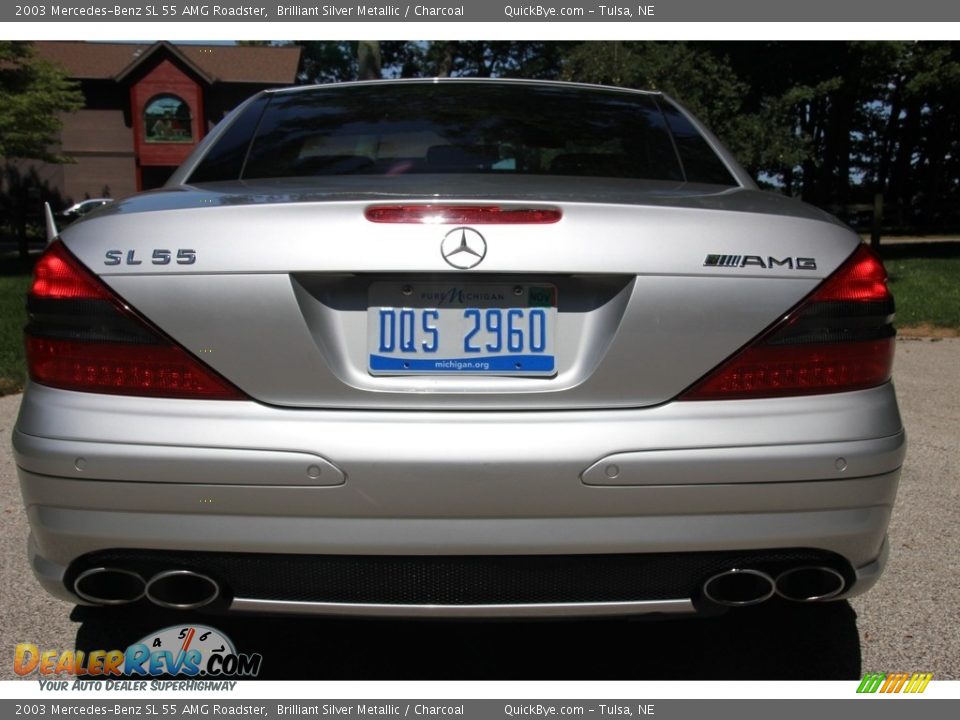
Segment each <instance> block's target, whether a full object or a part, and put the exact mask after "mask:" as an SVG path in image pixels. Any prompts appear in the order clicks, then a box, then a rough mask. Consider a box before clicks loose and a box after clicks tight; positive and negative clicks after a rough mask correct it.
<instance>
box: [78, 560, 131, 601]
mask: <svg viewBox="0 0 960 720" xmlns="http://www.w3.org/2000/svg"><path fill="white" fill-rule="evenodd" d="M73 590H74V592H75V593H76V594H77V595H78V596H79V597H80V598H82V599H84V600H86V601H87V602H91V603H96V604H97V605H126V604H127V603H132V602H136V601H137V600H139V599H140V598H142V597H143V596H144V595H145V594H146V582H144V580H143V578H142V577H140V575H139V574H137V573H135V572H133V571H132V570H123V569H121V568H111V567H95V568H90V569H89V570H85V571H83V572H82V573H80V574H79V575H78V576H77V579H76V580H74V582H73Z"/></svg>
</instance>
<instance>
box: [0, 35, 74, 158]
mask: <svg viewBox="0 0 960 720" xmlns="http://www.w3.org/2000/svg"><path fill="white" fill-rule="evenodd" d="M82 104H83V97H82V95H81V94H80V90H79V89H78V88H77V86H76V84H75V83H72V82H70V81H69V80H68V79H67V78H66V76H65V75H64V73H63V71H62V70H61V69H60V68H58V67H56V66H55V65H53V64H51V63H49V62H46V61H44V60H40V59H38V58H36V57H34V56H33V52H32V49H31V47H30V44H29V43H24V42H12V41H0V156H3V157H6V158H35V159H39V160H46V161H48V162H62V161H63V160H64V159H65V158H63V157H62V156H60V155H59V154H58V153H57V151H56V143H57V139H58V135H59V132H60V128H61V120H60V117H61V114H62V113H65V112H71V111H74V110H78V109H80V107H81V106H82Z"/></svg>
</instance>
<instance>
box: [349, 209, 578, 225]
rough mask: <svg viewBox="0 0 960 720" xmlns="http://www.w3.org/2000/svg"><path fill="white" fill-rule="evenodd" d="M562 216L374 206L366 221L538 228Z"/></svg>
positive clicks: (528, 211) (556, 212)
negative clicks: (536, 226) (529, 226)
mask: <svg viewBox="0 0 960 720" xmlns="http://www.w3.org/2000/svg"><path fill="white" fill-rule="evenodd" d="M562 216H563V213H561V212H560V211H559V210H558V209H556V208H502V207H499V206H497V205H373V206H371V207H368V208H367V209H366V210H365V211H364V217H366V218H367V220H369V221H370V222H375V223H423V224H425V225H431V224H432V225H538V224H549V223H555V222H558V221H559V220H560V218H561V217H562Z"/></svg>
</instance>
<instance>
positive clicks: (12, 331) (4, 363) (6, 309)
mask: <svg viewBox="0 0 960 720" xmlns="http://www.w3.org/2000/svg"><path fill="white" fill-rule="evenodd" d="M29 286H30V276H29V275H27V274H14V275H0V395H6V394H8V393H12V392H18V391H20V390H22V389H23V383H24V381H25V380H26V370H25V369H24V362H23V326H24V325H25V324H26V322H27V313H26V308H25V307H24V297H25V295H26V292H27V288H28V287H29Z"/></svg>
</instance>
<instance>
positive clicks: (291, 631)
mask: <svg viewBox="0 0 960 720" xmlns="http://www.w3.org/2000/svg"><path fill="white" fill-rule="evenodd" d="M71 618H72V619H73V620H75V621H79V622H80V623H81V625H80V628H79V631H78V632H77V648H78V649H80V650H85V651H88V652H89V651H91V650H111V649H121V650H122V649H125V648H126V647H127V646H128V645H130V644H132V643H135V642H137V641H138V640H140V639H142V638H143V637H144V636H146V635H147V634H148V633H153V632H155V631H157V630H159V629H161V628H164V627H168V626H170V625H178V624H184V625H189V624H190V623H199V624H205V625H210V626H212V627H214V628H217V629H218V630H220V631H222V632H224V633H225V634H226V635H227V636H229V637H230V638H231V639H232V640H233V642H234V645H235V646H236V648H237V651H238V652H240V653H261V654H262V655H263V658H264V659H263V665H262V671H261V673H260V678H261V679H271V680H307V679H310V680H317V679H337V680H340V679H350V680H364V679H376V680H567V679H570V680H647V679H651V680H729V679H735V680H786V679H791V680H799V679H821V680H827V679H846V680H852V679H859V678H860V639H859V635H858V633H857V625H856V613H855V612H854V611H853V608H851V607H850V605H849V603H847V602H837V603H826V604H823V605H795V604H778V603H767V604H765V605H763V606H760V607H756V608H747V609H741V610H737V611H736V612H729V613H727V614H725V615H722V616H720V617H713V618H695V619H685V620H663V621H646V620H623V619H617V620H590V621H569V620H566V621H536V622H529V621H523V622H519V621H511V622H489V621H470V622H454V621H397V620H389V621H387V620H336V619H303V618H296V619H294V618H286V617H251V616H224V615H220V616H216V615H206V616H201V615H190V616H187V615H183V614H166V613H157V612H155V611H154V612H145V611H144V609H143V608H130V609H128V610H125V611H123V612H121V613H116V612H112V613H110V612H103V611H102V610H97V609H91V608H81V607H77V608H76V609H75V610H74V612H73V615H72V616H71Z"/></svg>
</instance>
